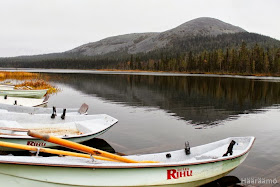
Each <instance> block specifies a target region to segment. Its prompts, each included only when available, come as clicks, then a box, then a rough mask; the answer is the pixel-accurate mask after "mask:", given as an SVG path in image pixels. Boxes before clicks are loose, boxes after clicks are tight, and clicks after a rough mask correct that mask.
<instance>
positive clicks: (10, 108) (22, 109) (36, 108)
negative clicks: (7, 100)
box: [0, 97, 88, 115]
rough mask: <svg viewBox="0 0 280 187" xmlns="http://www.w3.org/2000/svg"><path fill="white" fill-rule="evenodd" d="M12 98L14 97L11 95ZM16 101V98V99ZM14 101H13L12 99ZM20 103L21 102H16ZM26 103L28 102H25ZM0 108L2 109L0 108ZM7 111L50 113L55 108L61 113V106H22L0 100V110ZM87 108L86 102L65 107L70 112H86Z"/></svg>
mask: <svg viewBox="0 0 280 187" xmlns="http://www.w3.org/2000/svg"><path fill="white" fill-rule="evenodd" d="M13 98H14V97H13ZM26 99H30V98H26ZM47 99H48V97H46V98H45V99H44V100H43V101H42V105H40V106H44V105H45V104H47V102H48V100H47ZM16 101H17V100H16ZM14 102H15V101H14ZM17 103H20V104H22V103H21V102H17ZM27 105H28V104H27ZM1 109H2V110H1ZM3 110H4V111H5V110H6V111H9V112H18V113H29V114H52V113H53V111H54V110H55V111H56V112H57V114H60V115H61V114H62V113H63V110H64V109H63V108H56V107H53V108H46V107H39V105H37V106H35V105H34V106H32V107H30V106H22V105H9V104H2V103H1V102H0V112H1V111H3ZM87 110H88V105H87V104H85V103H84V104H82V105H81V107H80V108H67V113H68V114H69V113H71V114H78V115H79V114H86V113H87Z"/></svg>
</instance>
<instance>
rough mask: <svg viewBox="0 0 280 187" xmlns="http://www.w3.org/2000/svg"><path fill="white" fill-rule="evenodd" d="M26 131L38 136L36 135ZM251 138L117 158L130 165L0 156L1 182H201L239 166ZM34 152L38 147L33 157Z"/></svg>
mask: <svg viewBox="0 0 280 187" xmlns="http://www.w3.org/2000/svg"><path fill="white" fill-rule="evenodd" d="M29 135H31V136H34V137H37V135H36V133H29ZM39 137H41V138H42V139H46V140H48V141H51V142H53V141H54V140H55V138H54V139H53V137H51V136H39ZM254 140H255V138H254V137H231V138H227V139H224V140H220V141H216V142H213V143H209V144H205V145H201V146H196V147H192V148H190V150H189V149H188V148H185V149H181V150H176V151H171V152H162V153H155V154H143V155H130V156H123V157H121V159H122V160H133V161H135V162H133V163H127V162H116V161H108V160H103V159H101V158H96V157H94V158H93V157H92V156H90V155H88V158H83V156H81V155H80V156H81V157H80V156H79V157H73V156H65V157H56V156H51V157H40V156H9V155H6V156H0V180H1V184H2V185H5V186H8V185H9V186H17V185H20V186H22V187H24V186H40V187H44V186H98V187H101V186H118V187H120V186H166V185H167V186H168V185H170V186H182V187H183V186H184V187H193V186H200V185H203V184H206V183H209V182H211V181H213V180H216V179H218V178H221V177H223V176H224V175H226V174H228V173H229V172H231V171H232V170H233V169H235V168H236V167H237V166H239V165H240V164H241V163H242V162H243V161H244V160H245V158H246V157H247V156H248V153H249V151H250V149H251V147H252V145H253V143H254ZM56 141H57V143H59V142H60V141H58V140H56ZM233 142H235V145H234V143H233ZM59 144H63V143H62V142H60V143H59ZM67 144H68V146H69V147H71V148H74V147H75V146H76V144H75V143H73V146H72V145H71V144H69V142H68V143H67ZM74 145H75V146H74ZM2 146H3V145H2ZM83 147H84V146H82V148H81V150H84V151H85V152H86V150H87V149H86V148H83ZM88 149H89V153H96V154H100V155H101V156H102V155H103V154H104V153H103V152H101V151H99V150H95V149H94V148H88ZM91 149H92V152H91V151H90V150H91ZM189 151H190V152H189ZM39 152H40V150H39V149H38V152H37V155H39ZM225 153H228V154H225ZM67 154H68V153H67ZM84 155H86V154H84ZM108 155H110V154H108ZM76 156H78V155H76ZM111 156H112V155H110V157H111ZM108 157H109V156H108ZM112 157H113V156H112ZM115 157H116V158H117V157H120V156H117V155H116V156H115ZM146 160H151V161H146ZM152 161H154V162H152Z"/></svg>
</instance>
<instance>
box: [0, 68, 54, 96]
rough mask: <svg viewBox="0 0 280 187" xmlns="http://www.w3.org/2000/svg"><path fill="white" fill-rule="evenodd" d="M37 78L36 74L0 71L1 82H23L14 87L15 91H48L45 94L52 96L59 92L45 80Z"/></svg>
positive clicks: (38, 75)
mask: <svg viewBox="0 0 280 187" xmlns="http://www.w3.org/2000/svg"><path fill="white" fill-rule="evenodd" d="M39 77H40V74H38V73H30V72H9V71H0V80H2V81H4V80H7V79H14V80H22V81H23V82H22V83H20V84H17V85H15V88H16V89H36V90H41V89H48V91H47V94H52V93H56V92H58V91H59V89H58V88H56V87H54V86H52V85H51V84H50V83H49V82H47V81H45V80H42V79H39ZM26 79H27V80H26Z"/></svg>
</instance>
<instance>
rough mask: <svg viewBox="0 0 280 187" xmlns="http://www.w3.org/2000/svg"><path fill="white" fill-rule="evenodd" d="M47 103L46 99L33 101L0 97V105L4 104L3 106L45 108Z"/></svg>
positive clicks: (32, 99)
mask: <svg viewBox="0 0 280 187" xmlns="http://www.w3.org/2000/svg"><path fill="white" fill-rule="evenodd" d="M47 103H48V97H45V98H41V99H35V98H24V97H8V96H4V97H3V96H2V97H1V96H0V104H4V105H18V106H27V107H38V106H46V105H47ZM0 108H1V106H0ZM2 109H3V108H2Z"/></svg>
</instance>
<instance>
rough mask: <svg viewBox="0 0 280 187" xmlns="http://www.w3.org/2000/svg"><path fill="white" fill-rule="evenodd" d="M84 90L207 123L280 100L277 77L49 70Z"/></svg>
mask: <svg viewBox="0 0 280 187" xmlns="http://www.w3.org/2000/svg"><path fill="white" fill-rule="evenodd" d="M46 76H50V80H51V81H54V82H58V83H63V84H66V85H68V86H70V87H72V88H75V89H77V90H79V91H81V92H83V93H84V94H88V95H94V96H96V97H99V98H102V99H103V100H107V101H110V102H116V103H122V104H125V105H129V106H138V107H139V106H145V107H156V108H160V109H163V110H165V111H167V112H169V113H172V114H174V115H176V116H178V117H180V118H182V119H184V120H186V121H189V122H190V123H191V124H195V125H200V126H209V125H215V124H217V123H220V122H221V121H223V120H229V119H231V118H235V116H237V115H238V114H243V113H247V112H256V111H258V110H261V109H262V108H266V107H271V106H274V105H277V104H279V103H280V97H279V95H280V84H279V82H277V81H276V82H275V81H274V82H273V81H261V80H254V79H240V78H238V79H236V78H225V77H205V76H203V77H198V76H152V75H149V76H147V75H128V74H124V75H108V74H106V75H100V74H63V75H61V74H47V75H46Z"/></svg>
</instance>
